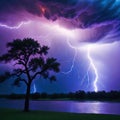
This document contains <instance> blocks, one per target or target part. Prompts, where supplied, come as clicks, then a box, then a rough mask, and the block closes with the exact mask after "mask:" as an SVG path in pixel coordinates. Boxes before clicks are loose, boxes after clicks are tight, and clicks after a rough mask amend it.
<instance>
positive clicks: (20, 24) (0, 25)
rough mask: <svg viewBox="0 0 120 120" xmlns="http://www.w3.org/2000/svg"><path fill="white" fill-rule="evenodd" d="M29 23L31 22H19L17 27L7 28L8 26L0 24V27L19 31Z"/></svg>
mask: <svg viewBox="0 0 120 120" xmlns="http://www.w3.org/2000/svg"><path fill="white" fill-rule="evenodd" d="M30 22H31V21H27V22H20V23H19V24H18V25H16V26H9V25H6V24H2V23H0V27H4V28H7V29H19V28H20V27H22V26H23V25H25V24H29V23H30Z"/></svg>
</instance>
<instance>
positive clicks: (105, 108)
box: [0, 99, 120, 115]
mask: <svg viewBox="0 0 120 120" xmlns="http://www.w3.org/2000/svg"><path fill="white" fill-rule="evenodd" d="M23 106H24V100H7V99H0V108H14V109H20V110H22V109H23ZM30 109H31V110H42V111H58V112H70V113H95V114H117V115H120V102H99V101H84V102H81V101H58V100H57V101H56V100H55V101H32V100H31V101H30Z"/></svg>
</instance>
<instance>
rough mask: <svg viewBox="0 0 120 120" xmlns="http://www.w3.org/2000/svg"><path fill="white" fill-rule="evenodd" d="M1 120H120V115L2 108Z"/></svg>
mask: <svg viewBox="0 0 120 120" xmlns="http://www.w3.org/2000/svg"><path fill="white" fill-rule="evenodd" d="M0 119H1V120H120V115H103V114H76V113H60V112H46V111H30V112H28V113H25V112H23V111H20V110H13V109H0Z"/></svg>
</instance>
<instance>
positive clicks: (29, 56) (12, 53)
mask: <svg viewBox="0 0 120 120" xmlns="http://www.w3.org/2000/svg"><path fill="white" fill-rule="evenodd" d="M7 48H8V49H7V50H8V51H7V53H6V54H3V55H1V56H0V62H6V63H8V62H12V63H14V66H15V67H14V68H13V71H12V72H11V73H10V74H9V73H8V72H6V73H5V77H4V76H2V78H3V79H6V78H8V76H15V77H13V78H15V81H14V85H18V86H19V85H20V82H21V81H22V82H24V83H25V84H26V95H25V104H24V111H26V112H27V111H29V97H30V88H31V83H32V82H33V81H34V80H35V79H36V77H38V76H39V77H40V76H42V77H43V78H45V79H49V80H50V81H55V80H56V77H55V76H54V75H53V73H54V72H56V73H57V72H59V71H60V69H59V67H60V64H59V63H58V62H57V59H55V58H49V57H47V54H48V50H49V48H48V47H47V46H41V45H40V44H39V43H38V42H37V41H35V40H34V39H32V38H25V39H23V40H21V39H16V40H14V41H13V42H9V43H7ZM2 81H3V80H2Z"/></svg>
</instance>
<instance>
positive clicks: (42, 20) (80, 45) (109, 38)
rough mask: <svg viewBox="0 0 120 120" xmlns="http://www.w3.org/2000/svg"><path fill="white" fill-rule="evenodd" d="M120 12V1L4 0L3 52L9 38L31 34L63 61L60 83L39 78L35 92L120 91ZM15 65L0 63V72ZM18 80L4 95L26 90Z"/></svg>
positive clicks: (0, 88) (0, 17)
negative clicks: (15, 85)
mask: <svg viewBox="0 0 120 120" xmlns="http://www.w3.org/2000/svg"><path fill="white" fill-rule="evenodd" d="M119 14H120V0H21V1H19V0H1V1H0V40H1V42H0V55H1V54H3V53H5V52H6V47H5V45H6V43H7V42H9V41H12V40H13V39H16V38H21V39H23V38H25V37H31V38H34V39H35V40H38V41H39V42H40V43H41V44H45V45H48V46H49V47H50V53H49V56H54V57H56V58H57V59H58V61H59V62H60V63H61V72H60V73H59V74H58V75H57V82H55V83H53V84H51V83H50V82H49V81H46V80H43V79H41V80H36V81H35V82H34V84H33V88H32V91H34V90H36V91H38V92H49V93H53V92H70V91H77V90H85V91H100V90H106V91H110V90H120V54H119V52H120V16H119ZM12 67H13V65H11V64H10V65H9V64H7V65H6V64H0V73H1V74H2V73H3V72H4V71H5V70H6V69H11V68H12ZM12 82H13V81H12V80H11V81H9V82H7V81H6V82H5V83H3V84H0V93H10V91H11V92H16V93H23V92H24V90H25V88H24V85H22V86H21V88H22V89H20V88H16V87H13V86H10V84H12ZM5 84H7V85H8V86H9V87H8V88H7V87H5Z"/></svg>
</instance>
